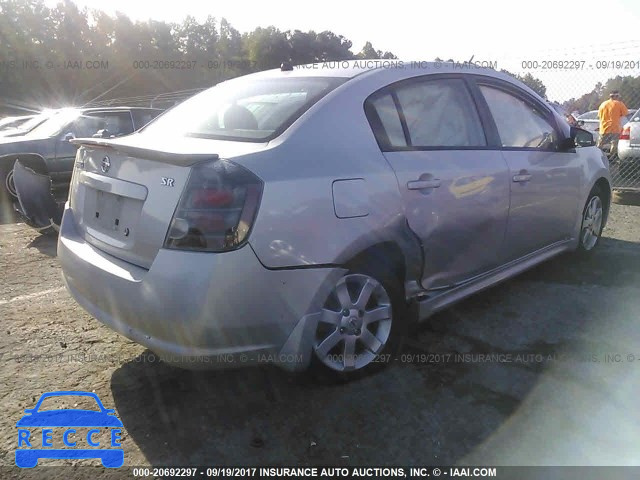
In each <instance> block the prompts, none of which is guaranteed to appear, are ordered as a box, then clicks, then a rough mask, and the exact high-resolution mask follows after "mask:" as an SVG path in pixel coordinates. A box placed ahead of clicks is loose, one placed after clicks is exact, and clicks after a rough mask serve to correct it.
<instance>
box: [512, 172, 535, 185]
mask: <svg viewBox="0 0 640 480" xmlns="http://www.w3.org/2000/svg"><path fill="white" fill-rule="evenodd" d="M529 180H531V174H529V173H521V174H519V175H514V176H513V181H514V182H518V183H524V182H528V181H529Z"/></svg>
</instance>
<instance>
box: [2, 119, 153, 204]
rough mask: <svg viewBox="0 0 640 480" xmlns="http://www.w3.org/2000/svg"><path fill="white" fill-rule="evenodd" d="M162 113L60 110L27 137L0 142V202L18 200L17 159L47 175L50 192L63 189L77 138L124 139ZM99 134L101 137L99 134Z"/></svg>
mask: <svg viewBox="0 0 640 480" xmlns="http://www.w3.org/2000/svg"><path fill="white" fill-rule="evenodd" d="M160 112H162V110H158V109H151V108H129V107H113V108H81V109H76V108H69V109H61V110H59V111H57V112H55V113H54V114H53V115H52V116H51V117H49V118H48V119H46V120H45V121H44V122H43V123H42V124H40V125H38V126H37V127H35V128H34V129H33V130H31V131H30V132H29V133H27V134H26V135H21V136H18V137H9V138H0V202H2V203H5V202H7V201H9V200H11V199H12V198H17V194H16V190H15V186H14V184H13V165H14V163H15V161H16V160H17V159H18V158H20V159H21V160H22V161H23V162H24V163H25V164H26V165H28V166H29V167H30V168H32V169H34V170H35V171H37V172H40V173H43V174H46V175H48V176H49V177H50V178H51V181H52V183H53V188H54V189H56V188H66V187H67V186H68V185H69V181H70V180H71V172H72V170H73V161H74V159H75V156H76V150H77V147H76V146H75V145H74V144H72V143H71V142H70V140H72V139H74V138H76V137H91V136H93V135H96V134H99V135H100V136H114V137H118V136H121V135H127V134H129V133H132V132H133V131H135V130H137V129H138V128H140V127H142V126H143V125H145V124H147V123H149V121H151V119H153V118H154V117H156V116H157V115H158V114H159V113H160ZM99 132H100V133H99Z"/></svg>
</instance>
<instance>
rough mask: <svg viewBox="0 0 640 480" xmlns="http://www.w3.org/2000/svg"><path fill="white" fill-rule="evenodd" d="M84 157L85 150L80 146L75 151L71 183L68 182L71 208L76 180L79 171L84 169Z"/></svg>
mask: <svg viewBox="0 0 640 480" xmlns="http://www.w3.org/2000/svg"><path fill="white" fill-rule="evenodd" d="M86 158H87V150H86V149H85V148H84V147H82V146H81V147H80V148H78V150H77V151H76V158H75V161H74V163H73V172H72V173H71V183H70V184H69V202H70V204H71V207H72V208H73V207H75V205H74V204H73V202H74V201H75V197H76V191H77V190H78V180H79V177H80V172H81V171H82V170H84V164H85V161H86Z"/></svg>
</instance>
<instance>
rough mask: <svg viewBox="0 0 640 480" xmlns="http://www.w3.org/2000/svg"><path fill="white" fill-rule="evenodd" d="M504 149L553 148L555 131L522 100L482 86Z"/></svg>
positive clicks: (539, 113)
mask: <svg viewBox="0 0 640 480" xmlns="http://www.w3.org/2000/svg"><path fill="white" fill-rule="evenodd" d="M480 90H481V91H482V95H483V96H484V98H485V100H486V101H487V104H488V105H489V110H490V111H491V115H492V116H493V119H494V121H495V123H496V127H497V129H498V134H499V135H500V141H501V142H502V146H503V147H520V148H536V149H541V150H548V149H552V148H553V146H554V145H555V140H554V139H555V137H556V135H555V130H554V128H553V126H552V125H551V123H549V121H548V120H547V119H546V118H545V115H544V113H542V112H540V111H539V110H538V109H536V108H535V107H534V106H532V105H530V104H529V103H527V102H525V101H524V100H522V99H520V98H518V97H516V96H514V95H512V94H510V93H507V92H505V91H503V90H499V89H497V88H494V87H489V86H486V85H481V86H480Z"/></svg>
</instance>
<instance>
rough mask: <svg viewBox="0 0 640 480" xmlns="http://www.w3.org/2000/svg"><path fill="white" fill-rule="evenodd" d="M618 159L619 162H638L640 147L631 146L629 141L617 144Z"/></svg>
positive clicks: (621, 141)
mask: <svg viewBox="0 0 640 480" xmlns="http://www.w3.org/2000/svg"><path fill="white" fill-rule="evenodd" d="M618 158H620V160H640V145H631V144H630V142H629V140H620V141H619V142H618Z"/></svg>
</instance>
